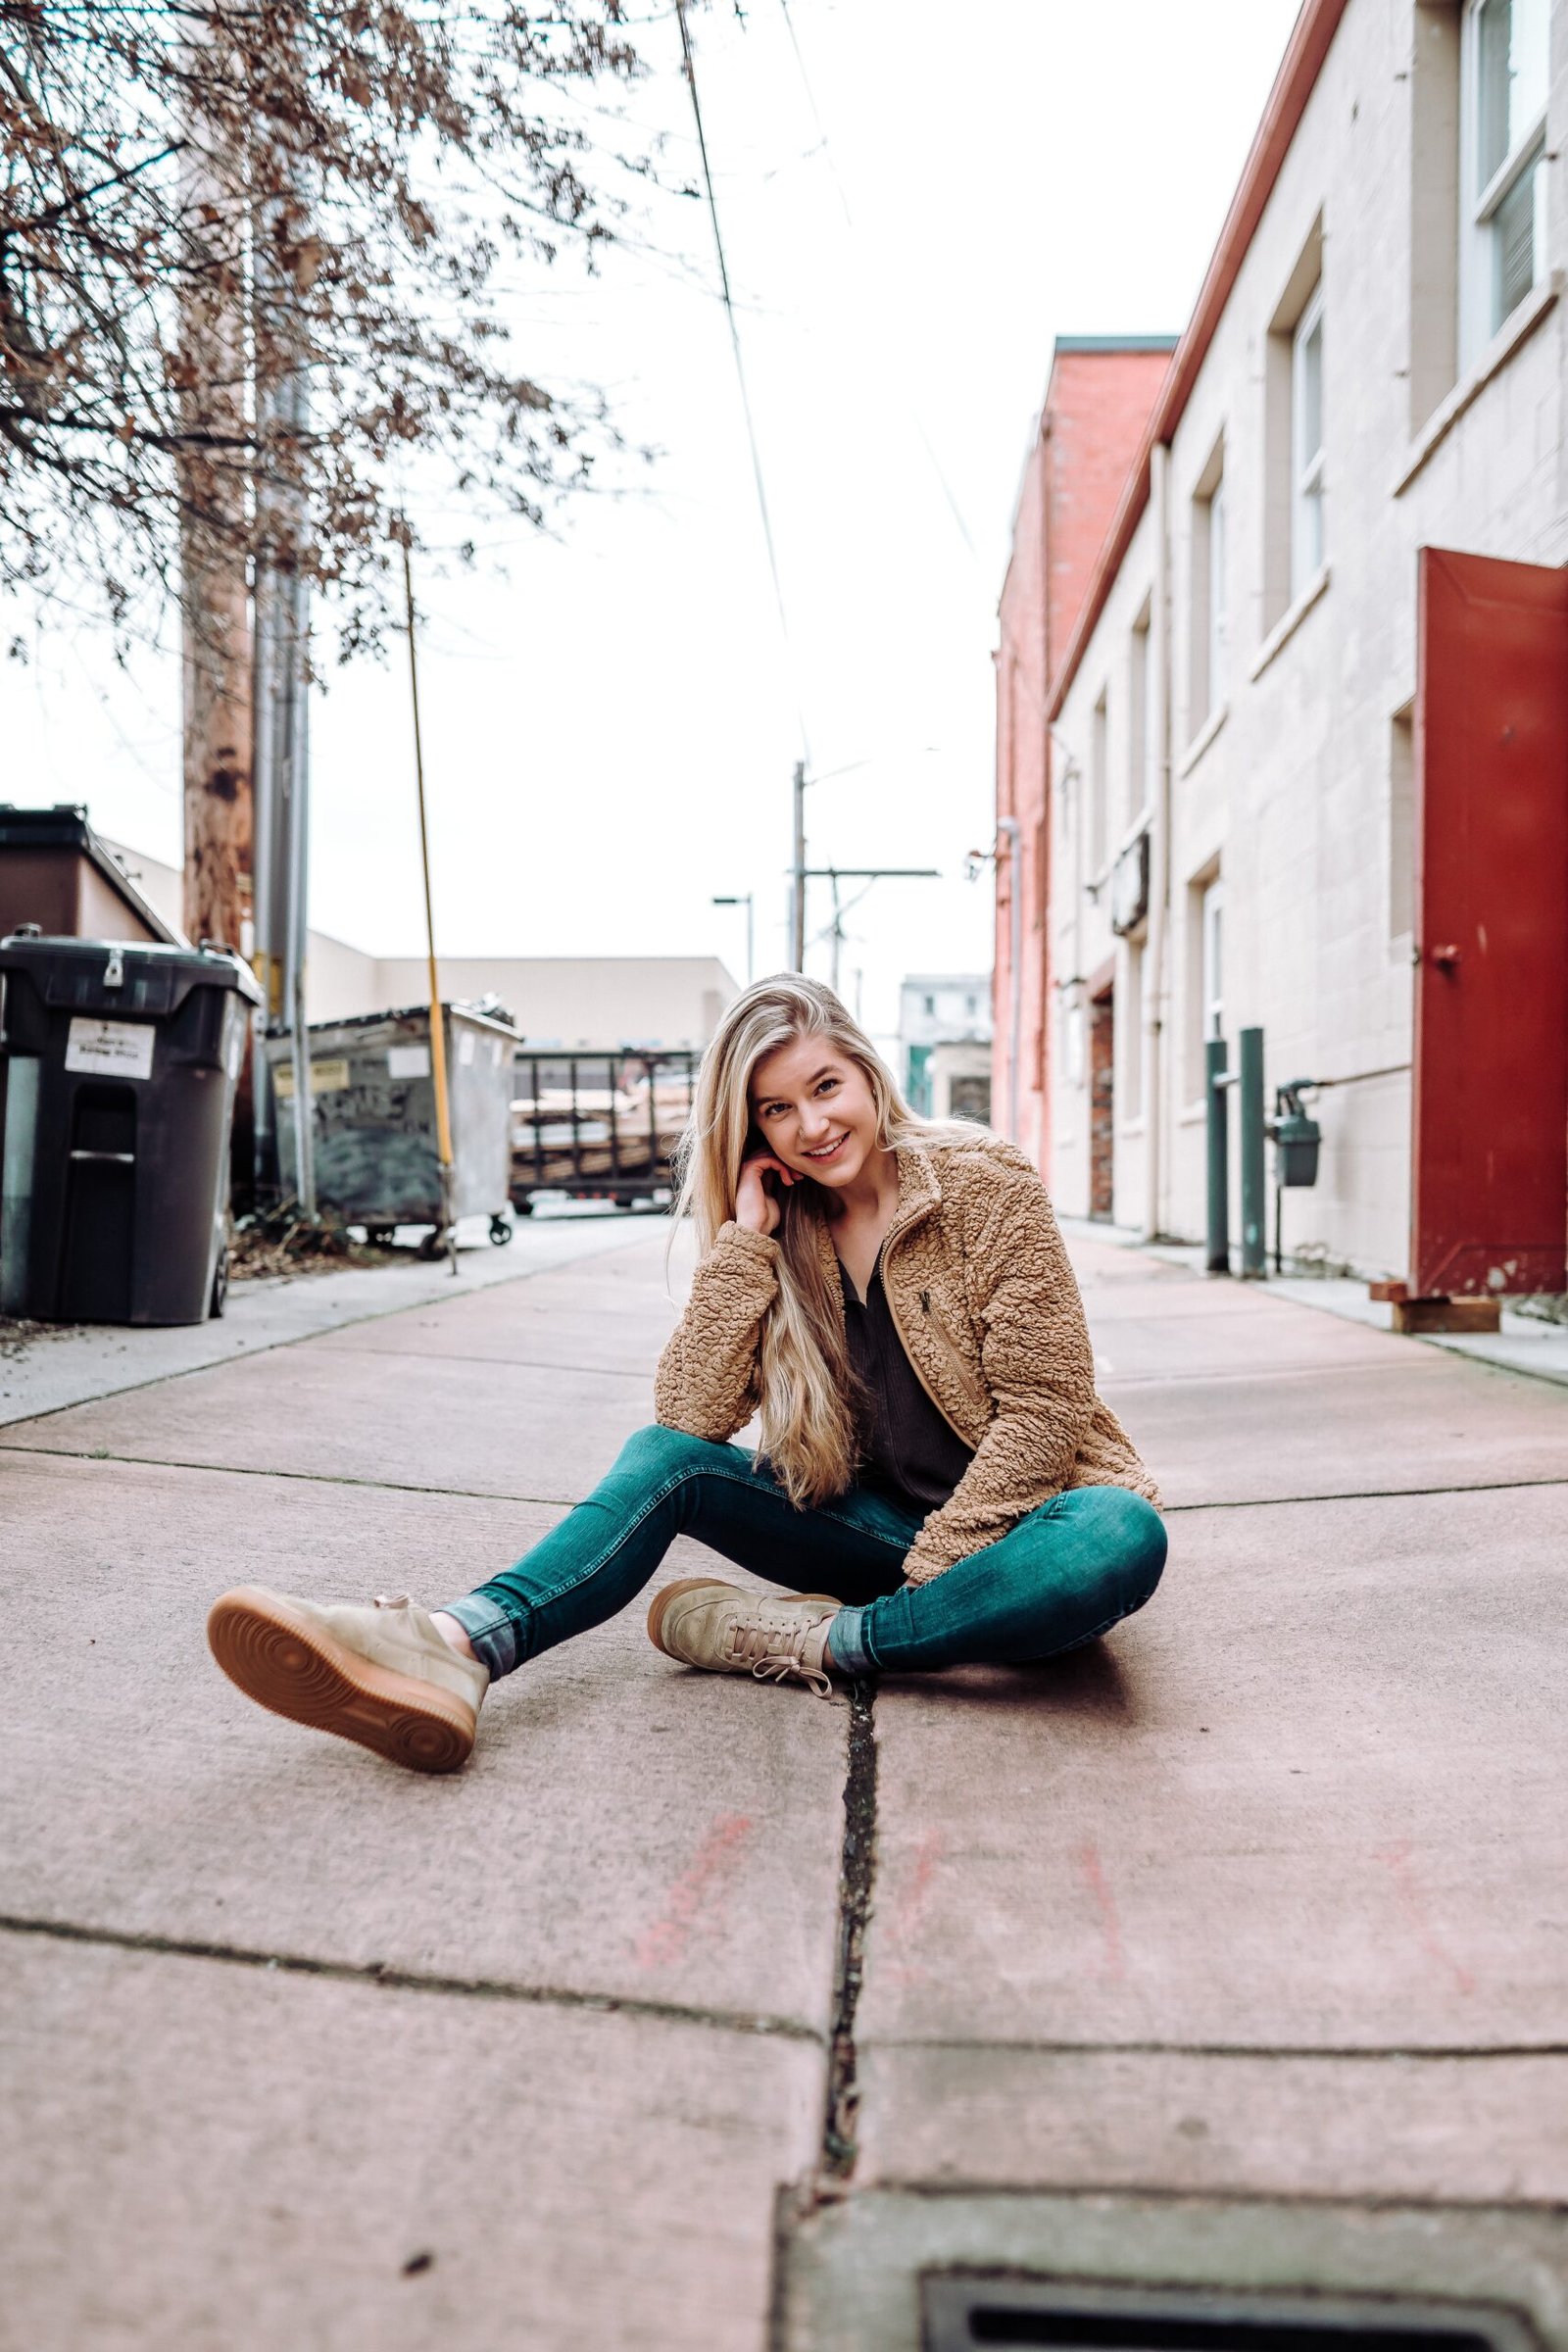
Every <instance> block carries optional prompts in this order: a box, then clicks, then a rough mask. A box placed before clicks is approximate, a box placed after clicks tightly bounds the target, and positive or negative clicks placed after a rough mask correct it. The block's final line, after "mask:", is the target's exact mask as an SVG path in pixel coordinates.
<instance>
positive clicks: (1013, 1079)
mask: <svg viewBox="0 0 1568 2352" xmlns="http://www.w3.org/2000/svg"><path fill="white" fill-rule="evenodd" d="M997 831H998V832H999V833H1002V834H1005V836H1006V841H1007V858H1008V861H1009V870H1008V876H1007V888H1008V892H1009V896H1010V901H1011V904H1010V907H1009V910H1008V916H1007V956H1008V963H1009V968H1008V974H1007V1141H1008V1143H1009V1144H1016V1143H1017V1142H1018V1140H1019V1139H1018V1070H1019V1064H1020V1061H1021V1058H1022V1054H1021V1046H1022V1041H1021V1039H1020V1037H1019V1034H1018V1032H1019V1029H1020V1027H1021V1025H1022V1021H1023V827H1022V825H1020V823H1019V822H1018V819H1017V818H1016V817H1015V816H999V817H998V819H997Z"/></svg>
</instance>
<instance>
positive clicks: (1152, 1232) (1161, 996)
mask: <svg viewBox="0 0 1568 2352" xmlns="http://www.w3.org/2000/svg"><path fill="white" fill-rule="evenodd" d="M1150 472H1151V479H1150V490H1151V493H1152V506H1153V511H1154V512H1153V522H1154V581H1153V591H1152V598H1153V601H1152V607H1151V610H1150V615H1149V629H1150V643H1149V651H1150V667H1151V669H1152V672H1153V675H1152V678H1151V680H1150V689H1151V691H1150V696H1149V703H1150V711H1149V723H1150V724H1151V725H1152V727H1154V728H1155V729H1156V730H1157V732H1156V734H1155V738H1154V746H1155V749H1154V806H1153V809H1152V812H1151V818H1150V842H1149V944H1148V949H1147V952H1146V955H1145V957H1144V1005H1143V1012H1144V1038H1143V1054H1144V1087H1143V1095H1144V1230H1143V1237H1142V1238H1143V1239H1144V1240H1145V1241H1146V1242H1152V1241H1155V1240H1157V1239H1158V1237H1159V1234H1160V1233H1161V1231H1162V1230H1163V1225H1164V1219H1163V1216H1162V1213H1161V1212H1162V1209H1163V1205H1164V1183H1165V1155H1164V1149H1163V1146H1164V1132H1165V1106H1164V1102H1163V1099H1162V1093H1161V1083H1160V1081H1161V1055H1160V1039H1161V1034H1162V1031H1163V1029H1164V1021H1165V998H1166V987H1165V964H1166V959H1167V957H1168V956H1169V953H1170V947H1169V941H1170V919H1169V913H1170V704H1171V696H1170V450H1169V448H1168V447H1167V446H1166V444H1165V443H1164V442H1162V441H1156V442H1155V444H1154V446H1153V448H1152V451H1151V453H1150Z"/></svg>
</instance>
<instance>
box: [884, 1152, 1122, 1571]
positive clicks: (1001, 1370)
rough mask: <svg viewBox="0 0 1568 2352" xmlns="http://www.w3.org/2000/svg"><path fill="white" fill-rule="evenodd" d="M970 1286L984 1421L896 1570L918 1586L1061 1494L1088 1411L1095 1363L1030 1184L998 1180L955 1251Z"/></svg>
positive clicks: (1069, 1273)
mask: <svg viewBox="0 0 1568 2352" xmlns="http://www.w3.org/2000/svg"><path fill="white" fill-rule="evenodd" d="M966 1247H967V1254H968V1257H969V1261H970V1266H971V1270H972V1272H974V1273H976V1274H978V1275H979V1278H980V1288H981V1290H982V1292H983V1295H984V1301H985V1302H984V1305H983V1307H982V1308H981V1310H980V1313H979V1317H978V1320H979V1325H980V1361H981V1365H982V1368H983V1370H984V1373H985V1381H986V1387H987V1388H988V1390H989V1391H990V1393H991V1397H992V1404H993V1418H992V1422H991V1426H990V1428H989V1429H988V1430H987V1431H986V1434H985V1436H984V1437H983V1438H982V1439H981V1441H980V1445H979V1446H978V1447H977V1449H976V1451H975V1455H974V1459H973V1460H972V1461H971V1462H970V1464H969V1467H968V1469H967V1470H966V1471H965V1472H964V1474H963V1476H962V1478H961V1479H960V1480H959V1481H958V1484H957V1486H956V1488H955V1490H954V1492H953V1494H952V1495H950V1496H949V1498H948V1500H947V1501H946V1502H945V1503H944V1504H943V1505H942V1506H941V1508H940V1509H939V1510H935V1511H933V1512H932V1513H931V1515H930V1517H929V1518H928V1519H927V1520H926V1522H925V1524H924V1526H923V1527H922V1528H921V1530H920V1533H919V1535H918V1536H917V1537H916V1539H915V1542H914V1544H913V1546H912V1548H911V1549H910V1551H909V1553H908V1555H907V1559H906V1561H905V1569H904V1572H905V1577H906V1580H907V1582H908V1583H909V1584H912V1585H922V1584H928V1583H929V1582H930V1580H931V1578H932V1577H934V1576H940V1575H941V1574H942V1571H943V1570H944V1569H945V1568H951V1567H952V1566H953V1565H954V1564H955V1562H956V1561H958V1560H961V1559H965V1558H967V1557H968V1555H969V1553H970V1552H973V1551H980V1550H983V1549H984V1547H985V1546H986V1545H987V1544H995V1543H997V1542H999V1541H1000V1539H1001V1538H1002V1537H1003V1536H1005V1535H1006V1534H1007V1533H1008V1531H1009V1530H1010V1529H1011V1528H1013V1527H1015V1526H1016V1525H1017V1523H1018V1521H1019V1520H1020V1519H1022V1518H1023V1517H1025V1515H1026V1514H1027V1513H1028V1512H1030V1511H1033V1510H1038V1509H1039V1507H1040V1505H1041V1504H1042V1503H1043V1502H1049V1501H1050V1500H1051V1497H1052V1496H1053V1495H1056V1494H1059V1493H1060V1492H1061V1489H1062V1488H1063V1487H1064V1486H1065V1485H1066V1483H1067V1479H1068V1476H1069V1475H1070V1473H1071V1470H1072V1466H1073V1463H1074V1461H1075V1460H1076V1458H1077V1455H1078V1449H1079V1446H1081V1444H1082V1443H1083V1439H1084V1436H1085V1433H1086V1432H1087V1430H1088V1428H1089V1425H1090V1423H1091V1421H1092V1420H1093V1418H1094V1412H1095V1358H1094V1350H1093V1348H1091V1346H1090V1341H1089V1327H1088V1325H1087V1323H1086V1322H1085V1320H1084V1310H1083V1301H1082V1300H1081V1299H1080V1298H1079V1296H1078V1284H1077V1280H1076V1277H1075V1276H1074V1274H1073V1270H1072V1266H1071V1264H1070V1262H1069V1260H1068V1257H1067V1252H1066V1250H1065V1248H1064V1246H1063V1244H1062V1239H1061V1235H1060V1233H1059V1232H1058V1231H1057V1229H1056V1220H1055V1217H1054V1213H1053V1211H1052V1206H1051V1202H1050V1201H1048V1200H1047V1198H1046V1194H1045V1190H1044V1187H1043V1186H1042V1185H1041V1183H1040V1181H1039V1179H1038V1178H1037V1177H1036V1176H1034V1175H1032V1174H1025V1173H1024V1172H1023V1171H1021V1170H1020V1171H1018V1172H1016V1173H1013V1172H1011V1171H1009V1172H1008V1174H1007V1176H1006V1178H1005V1182H1004V1183H1003V1184H1002V1186H1001V1187H1000V1188H999V1190H998V1192H997V1194H996V1196H995V1197H994V1198H993V1200H992V1201H989V1202H988V1203H987V1206H986V1210H985V1214H984V1217H983V1219H982V1221H981V1223H980V1228H979V1230H978V1232H976V1233H974V1234H972V1235H971V1236H970V1237H969V1238H968V1240H967V1245H966Z"/></svg>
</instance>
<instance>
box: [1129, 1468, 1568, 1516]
mask: <svg viewBox="0 0 1568 2352" xmlns="http://www.w3.org/2000/svg"><path fill="white" fill-rule="evenodd" d="M1528 1487H1568V1478H1467V1479H1463V1480H1461V1481H1460V1483H1459V1484H1458V1485H1457V1486H1451V1487H1345V1488H1340V1489H1337V1490H1336V1491H1335V1493H1333V1494H1332V1495H1216V1496H1214V1497H1212V1498H1210V1499H1207V1500H1205V1501H1202V1502H1166V1503H1163V1504H1161V1506H1160V1507H1161V1509H1162V1510H1163V1512H1164V1515H1165V1517H1166V1518H1167V1519H1169V1518H1171V1517H1172V1516H1174V1514H1175V1513H1176V1512H1178V1511H1283V1510H1290V1509H1292V1508H1294V1507H1296V1506H1297V1505H1299V1504H1300V1503H1305V1502H1414V1501H1416V1500H1418V1499H1419V1497H1420V1496H1422V1495H1513V1494H1516V1493H1522V1492H1523V1491H1524V1490H1525V1489H1526V1488H1528Z"/></svg>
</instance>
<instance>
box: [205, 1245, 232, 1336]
mask: <svg viewBox="0 0 1568 2352" xmlns="http://www.w3.org/2000/svg"><path fill="white" fill-rule="evenodd" d="M227 1303H228V1244H227V1243H226V1242H224V1243H222V1244H221V1246H220V1249H219V1252H218V1262H217V1264H216V1265H215V1266H214V1268H213V1288H212V1294H211V1296H210V1298H209V1299H208V1301H207V1319H208V1321H209V1322H212V1321H213V1320H215V1318H216V1317H218V1316H219V1315H221V1313H222V1311H223V1309H224V1307H225V1306H226V1305H227Z"/></svg>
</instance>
